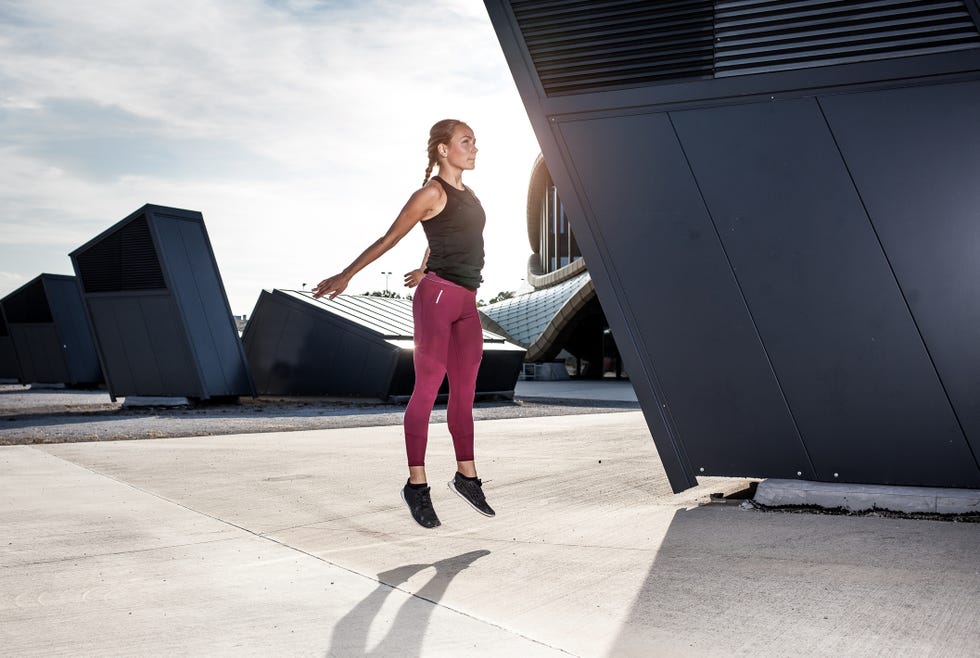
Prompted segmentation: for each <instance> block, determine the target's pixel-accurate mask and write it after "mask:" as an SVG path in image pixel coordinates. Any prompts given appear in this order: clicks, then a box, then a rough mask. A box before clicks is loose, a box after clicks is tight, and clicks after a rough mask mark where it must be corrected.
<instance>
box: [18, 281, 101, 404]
mask: <svg viewBox="0 0 980 658" xmlns="http://www.w3.org/2000/svg"><path fill="white" fill-rule="evenodd" d="M0 308H2V310H3V313H2V314H3V319H4V323H5V325H6V326H5V331H6V333H7V334H8V337H9V344H8V348H10V351H9V352H7V354H6V355H5V357H4V361H3V362H4V367H5V368H8V369H9V368H10V365H11V364H10V360H9V359H10V356H11V354H14V355H15V358H16V366H17V374H16V375H15V376H16V377H17V379H19V380H20V381H21V382H22V383H24V384H64V385H66V386H95V385H97V384H99V383H101V382H102V370H101V369H100V368H99V359H98V355H97V354H96V351H95V344H94V343H93V341H92V333H91V332H90V331H89V326H88V320H87V319H86V317H85V308H84V306H83V305H82V297H81V293H80V292H79V290H78V284H77V283H76V281H75V277H73V276H66V275H64V274H41V275H40V276H38V277H37V278H35V279H33V280H31V281H28V282H27V283H25V284H24V285H23V286H21V287H20V288H18V289H17V290H15V291H13V292H12V293H10V294H9V295H7V296H6V297H4V298H3V299H2V300H0ZM3 345H4V343H3V342H0V348H2V347H3Z"/></svg>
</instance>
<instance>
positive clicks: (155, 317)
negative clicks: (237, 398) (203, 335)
mask: <svg viewBox="0 0 980 658" xmlns="http://www.w3.org/2000/svg"><path fill="white" fill-rule="evenodd" d="M88 303H89V312H90V313H91V316H92V323H93V326H94V328H95V333H96V335H98V336H99V337H100V339H101V342H102V360H103V362H104V363H105V367H106V370H107V371H108V372H111V373H112V383H113V386H114V387H115V388H116V390H118V391H125V392H126V394H127V395H142V396H172V395H174V391H183V393H182V395H183V396H186V397H203V396H204V391H203V390H202V388H201V383H200V380H199V379H198V378H197V377H196V375H195V373H194V372H193V371H191V370H189V369H188V368H187V364H188V363H191V362H192V356H191V352H190V348H189V346H188V345H187V342H186V339H185V338H184V332H183V330H182V328H181V325H180V321H179V314H178V313H177V308H176V304H175V303H174V300H173V298H172V297H170V296H169V295H159V294H158V295H145V294H144V295H128V296H123V295H119V296H113V297H98V296H95V297H92V298H91V299H89V302H88Z"/></svg>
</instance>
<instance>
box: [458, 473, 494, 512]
mask: <svg viewBox="0 0 980 658" xmlns="http://www.w3.org/2000/svg"><path fill="white" fill-rule="evenodd" d="M449 489H450V490H451V491H452V492H453V493H454V494H456V495H457V496H459V497H460V498H462V499H463V500H465V501H466V504H467V505H469V506H470V507H472V508H473V509H475V510H476V511H477V512H479V513H480V514H482V515H483V516H489V517H490V518H493V517H495V516H497V514H496V513H494V514H487V513H486V512H484V511H483V510H482V509H480V508H479V507H477V506H476V505H474V504H473V503H471V502H470V499H469V498H467V497H466V496H464V495H463V494H461V493H460V492H459V490H458V489H457V488H456V483H455V481H453V480H450V481H449Z"/></svg>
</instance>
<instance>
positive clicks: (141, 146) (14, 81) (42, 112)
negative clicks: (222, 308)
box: [0, 0, 537, 313]
mask: <svg viewBox="0 0 980 658" xmlns="http://www.w3.org/2000/svg"><path fill="white" fill-rule="evenodd" d="M86 7H87V8H86V11H85V12H79V11H78V10H77V8H75V7H73V6H71V4H70V3H63V2H61V1H60V0H34V1H33V2H31V3H21V4H16V5H14V4H11V3H6V4H2V3H0V22H2V23H3V24H4V31H3V35H2V36H0V169H2V170H3V171H4V172H5V175H4V176H3V177H2V178H0V268H2V269H3V270H6V271H8V273H9V276H8V275H5V276H3V277H0V296H2V295H5V294H6V293H7V292H9V291H10V290H12V289H14V288H15V287H17V286H16V285H14V284H15V283H17V281H21V280H20V279H14V278H11V277H23V281H26V280H29V279H31V278H33V277H34V276H36V275H37V274H38V273H40V272H39V271H33V270H31V269H30V267H31V266H32V265H33V264H38V263H45V264H47V263H53V262H59V263H60V262H62V261H64V262H67V257H66V254H67V252H68V251H71V250H72V249H74V248H75V247H77V246H79V245H80V244H82V243H83V242H85V241H87V240H88V239H90V238H91V237H93V236H95V235H96V234H98V233H99V232H101V231H102V230H104V229H105V228H106V227H108V226H109V225H111V224H113V223H115V222H116V221H118V220H119V219H122V218H123V217H125V216H126V215H128V214H129V213H131V212H132V211H133V210H135V209H136V208H138V207H139V206H141V205H142V204H143V203H147V202H150V203H157V204H161V205H173V206H177V207H184V208H191V209H195V210H200V211H201V212H203V213H204V218H205V222H206V224H207V226H208V231H209V234H210V236H211V241H212V244H213V245H214V248H215V253H216V258H217V260H218V264H219V267H220V269H221V274H222V278H223V280H224V282H225V286H226V289H227V290H228V293H229V297H230V299H231V304H232V309H233V311H234V312H235V313H247V312H250V311H251V307H252V305H253V304H254V301H255V298H256V297H257V296H258V293H259V290H260V289H261V288H263V287H265V288H270V287H292V286H299V285H300V284H302V283H307V284H315V283H316V281H318V280H319V279H320V278H322V277H324V276H326V275H328V274H332V273H334V272H335V271H336V270H338V269H340V268H341V267H343V266H344V265H346V264H347V263H348V262H349V261H350V260H352V259H353V258H354V256H356V255H357V253H359V252H360V251H361V250H362V249H363V248H364V247H366V246H367V244H368V243H370V242H371V241H372V240H373V239H374V238H375V237H377V236H378V235H380V234H381V233H383V232H384V230H385V229H386V228H387V227H388V225H389V224H390V222H391V221H392V220H393V219H394V216H395V214H396V213H397V212H398V210H399V209H400V208H401V206H402V204H403V203H404V201H405V200H406V199H407V198H408V196H409V195H410V194H411V192H412V191H413V190H414V189H415V188H416V187H417V186H418V185H419V183H421V177H422V174H423V171H424V168H425V154H424V148H425V142H426V139H427V133H428V128H429V126H430V125H431V124H432V123H433V122H435V121H436V120H438V119H441V118H444V117H447V116H454V117H458V118H462V119H464V120H466V121H468V122H469V123H470V124H471V125H472V126H473V127H474V129H475V130H476V134H477V138H478V142H479V145H480V147H481V154H480V160H479V163H478V167H477V169H476V170H475V171H474V172H470V173H468V174H467V178H466V182H467V183H468V184H469V185H471V186H472V187H473V188H474V189H476V191H477V192H478V193H479V194H480V197H481V199H482V200H483V202H484V206H485V207H486V209H487V211H488V225H487V232H486V238H487V268H486V271H485V279H486V284H485V288H484V290H483V291H482V293H481V295H482V296H484V297H486V298H488V297H490V296H493V294H495V293H496V292H498V291H499V290H502V289H515V288H517V287H518V286H519V285H520V279H521V277H523V276H524V273H525V264H526V259H527V255H528V253H529V248H527V247H526V245H527V240H526V230H525V218H524V213H525V207H524V206H525V198H526V186H527V179H528V176H529V173H530V167H531V164H532V162H533V159H534V157H535V155H536V154H537V145H536V143H535V141H534V137H533V133H532V132H531V129H530V125H529V123H528V121H527V118H526V115H525V113H524V109H523V106H522V104H521V101H520V99H519V97H518V95H517V92H516V90H515V88H514V85H513V81H512V79H511V77H510V72H509V71H508V70H507V67H506V64H505V62H504V58H503V54H502V53H501V52H500V47H499V45H498V43H497V41H496V37H495V36H494V33H493V30H492V28H491V27H490V24H489V19H488V18H487V17H486V15H485V13H484V10H483V7H482V6H481V5H480V3H474V2H471V1H470V0H442V1H439V0H435V1H432V2H424V3H423V2H393V1H392V2H384V1H371V2H351V3H342V2H327V3H322V2H309V1H302V0H291V1H283V2H271V1H270V2H258V1H255V0H252V1H243V0H203V1H201V2H197V3H195V5H194V11H179V10H177V9H176V8H175V7H174V6H173V4H172V3H170V2H158V1H156V0H152V1H151V0H140V1H137V2H132V3H116V2H108V1H103V2H90V3H87V5H86ZM422 17H426V18H422ZM413 233H417V235H411V236H410V237H409V238H407V239H406V240H405V241H404V242H403V244H401V245H399V246H398V247H397V248H396V249H395V250H393V251H392V252H391V253H390V254H388V255H386V256H385V257H384V258H383V259H381V260H380V261H378V262H377V263H375V264H373V265H371V266H370V267H369V268H368V269H367V270H366V271H364V272H362V273H361V274H360V275H358V277H356V278H355V280H354V282H353V283H352V287H351V291H352V292H362V291H364V290H369V289H377V288H380V287H382V286H383V285H384V277H383V276H382V275H381V274H380V272H382V271H393V272H395V273H396V275H397V276H395V277H392V286H394V285H395V284H396V283H400V274H401V273H402V272H404V271H406V270H407V269H410V268H412V267H415V266H416V265H417V262H418V260H419V258H420V256H421V251H422V250H423V249H424V239H423V238H422V236H421V231H420V230H417V231H415V232H413ZM58 259H61V260H58ZM9 263H17V264H18V268H17V269H15V268H13V267H11V266H10V265H9ZM21 268H24V269H21ZM60 271H64V268H62V269H61V270H60ZM68 271H70V266H69V270H68ZM21 282H22V281H21Z"/></svg>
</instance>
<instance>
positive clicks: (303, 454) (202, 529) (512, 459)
mask: <svg viewBox="0 0 980 658" xmlns="http://www.w3.org/2000/svg"><path fill="white" fill-rule="evenodd" d="M477 435H478V439H477V450H478V460H479V465H480V470H481V476H482V477H483V479H484V486H485V488H486V490H487V492H488V497H489V500H490V501H491V503H492V504H493V505H494V506H495V507H496V508H497V510H498V516H497V517H496V518H494V519H488V518H485V517H482V516H480V515H478V514H476V513H474V512H473V511H471V510H470V509H469V508H468V507H466V506H465V504H464V503H462V501H459V500H458V498H456V497H455V496H454V495H453V494H452V493H451V492H450V491H449V490H448V488H446V486H445V484H444V482H443V480H448V478H449V476H450V475H451V473H452V471H453V468H454V463H453V457H452V452H451V447H450V445H451V444H450V439H449V435H448V432H447V430H446V427H445V425H444V424H439V425H433V426H432V430H431V435H430V444H429V445H430V450H429V456H428V469H429V475H430V481H431V483H432V485H433V500H434V503H435V505H436V509H437V510H438V512H439V514H440V516H441V518H442V521H443V526H442V527H441V528H438V529H436V530H425V529H423V528H420V527H419V526H417V525H415V524H414V522H412V521H411V519H410V517H409V516H408V513H407V511H406V510H405V509H404V506H403V504H402V502H401V500H400V499H399V497H398V489H399V487H400V485H401V483H402V482H403V481H404V477H405V473H404V467H403V465H402V463H403V460H404V456H403V454H404V453H403V450H404V448H403V444H402V439H401V430H400V428H398V427H377V428H354V429H343V430H321V431H310V432H291V433H279V434H252V435H234V436H221V437H198V438H189V439H162V440H142V441H117V442H111V443H78V444H58V445H45V446H37V447H9V448H0V500H4V501H10V502H9V503H7V504H6V505H4V506H0V537H3V538H4V541H0V619H2V620H3V622H2V623H0V643H2V646H4V649H5V652H6V653H9V654H10V655H59V654H69V653H70V654H72V655H135V654H139V655H172V654H194V655H202V654H207V655H230V654H233V653H234V654H236V655H238V654H265V655H268V654H273V653H274V654H317V655H324V654H326V655H368V654H370V655H425V656H442V655H450V654H452V655H477V656H481V655H486V656H490V655H494V656H496V655H522V656H523V655H580V656H634V655H635V656H657V655H669V656H688V655H748V654H760V653H761V654H766V655H790V656H791V655H806V656H831V655H840V654H845V655H849V656H872V655H874V656H879V655H896V656H903V655H907V656H920V655H957V656H970V655H980V636H978V635H977V633H976V628H977V627H980V559H978V554H977V546H978V545H980V524H966V523H946V522H938V521H922V520H907V519H888V518H869V517H844V516H821V515H795V514H794V515H786V514H773V513H765V512H760V511H745V510H741V509H740V508H739V507H738V506H729V505H715V504H701V503H707V501H708V499H709V496H710V494H711V493H715V492H723V493H724V492H730V491H734V490H737V489H739V488H740V487H741V486H742V485H743V484H744V482H743V481H741V480H731V479H724V478H713V479H705V480H702V485H701V486H700V487H698V488H696V489H694V490H691V491H689V492H685V493H684V494H682V495H679V496H674V495H672V494H671V493H670V488H669V486H668V484H667V482H666V478H665V476H664V474H663V469H662V467H661V466H660V464H659V460H658V459H657V457H656V454H655V452H654V450H653V445H652V441H651V439H650V436H649V434H648V431H647V429H646V425H645V423H644V422H643V418H642V414H640V413H639V412H625V413H616V414H604V415H594V416H586V415H583V416H563V417H554V418H530V419H510V420H493V421H485V422H481V423H478V425H477ZM18 474H20V475H18ZM4 544H6V546H4Z"/></svg>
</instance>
